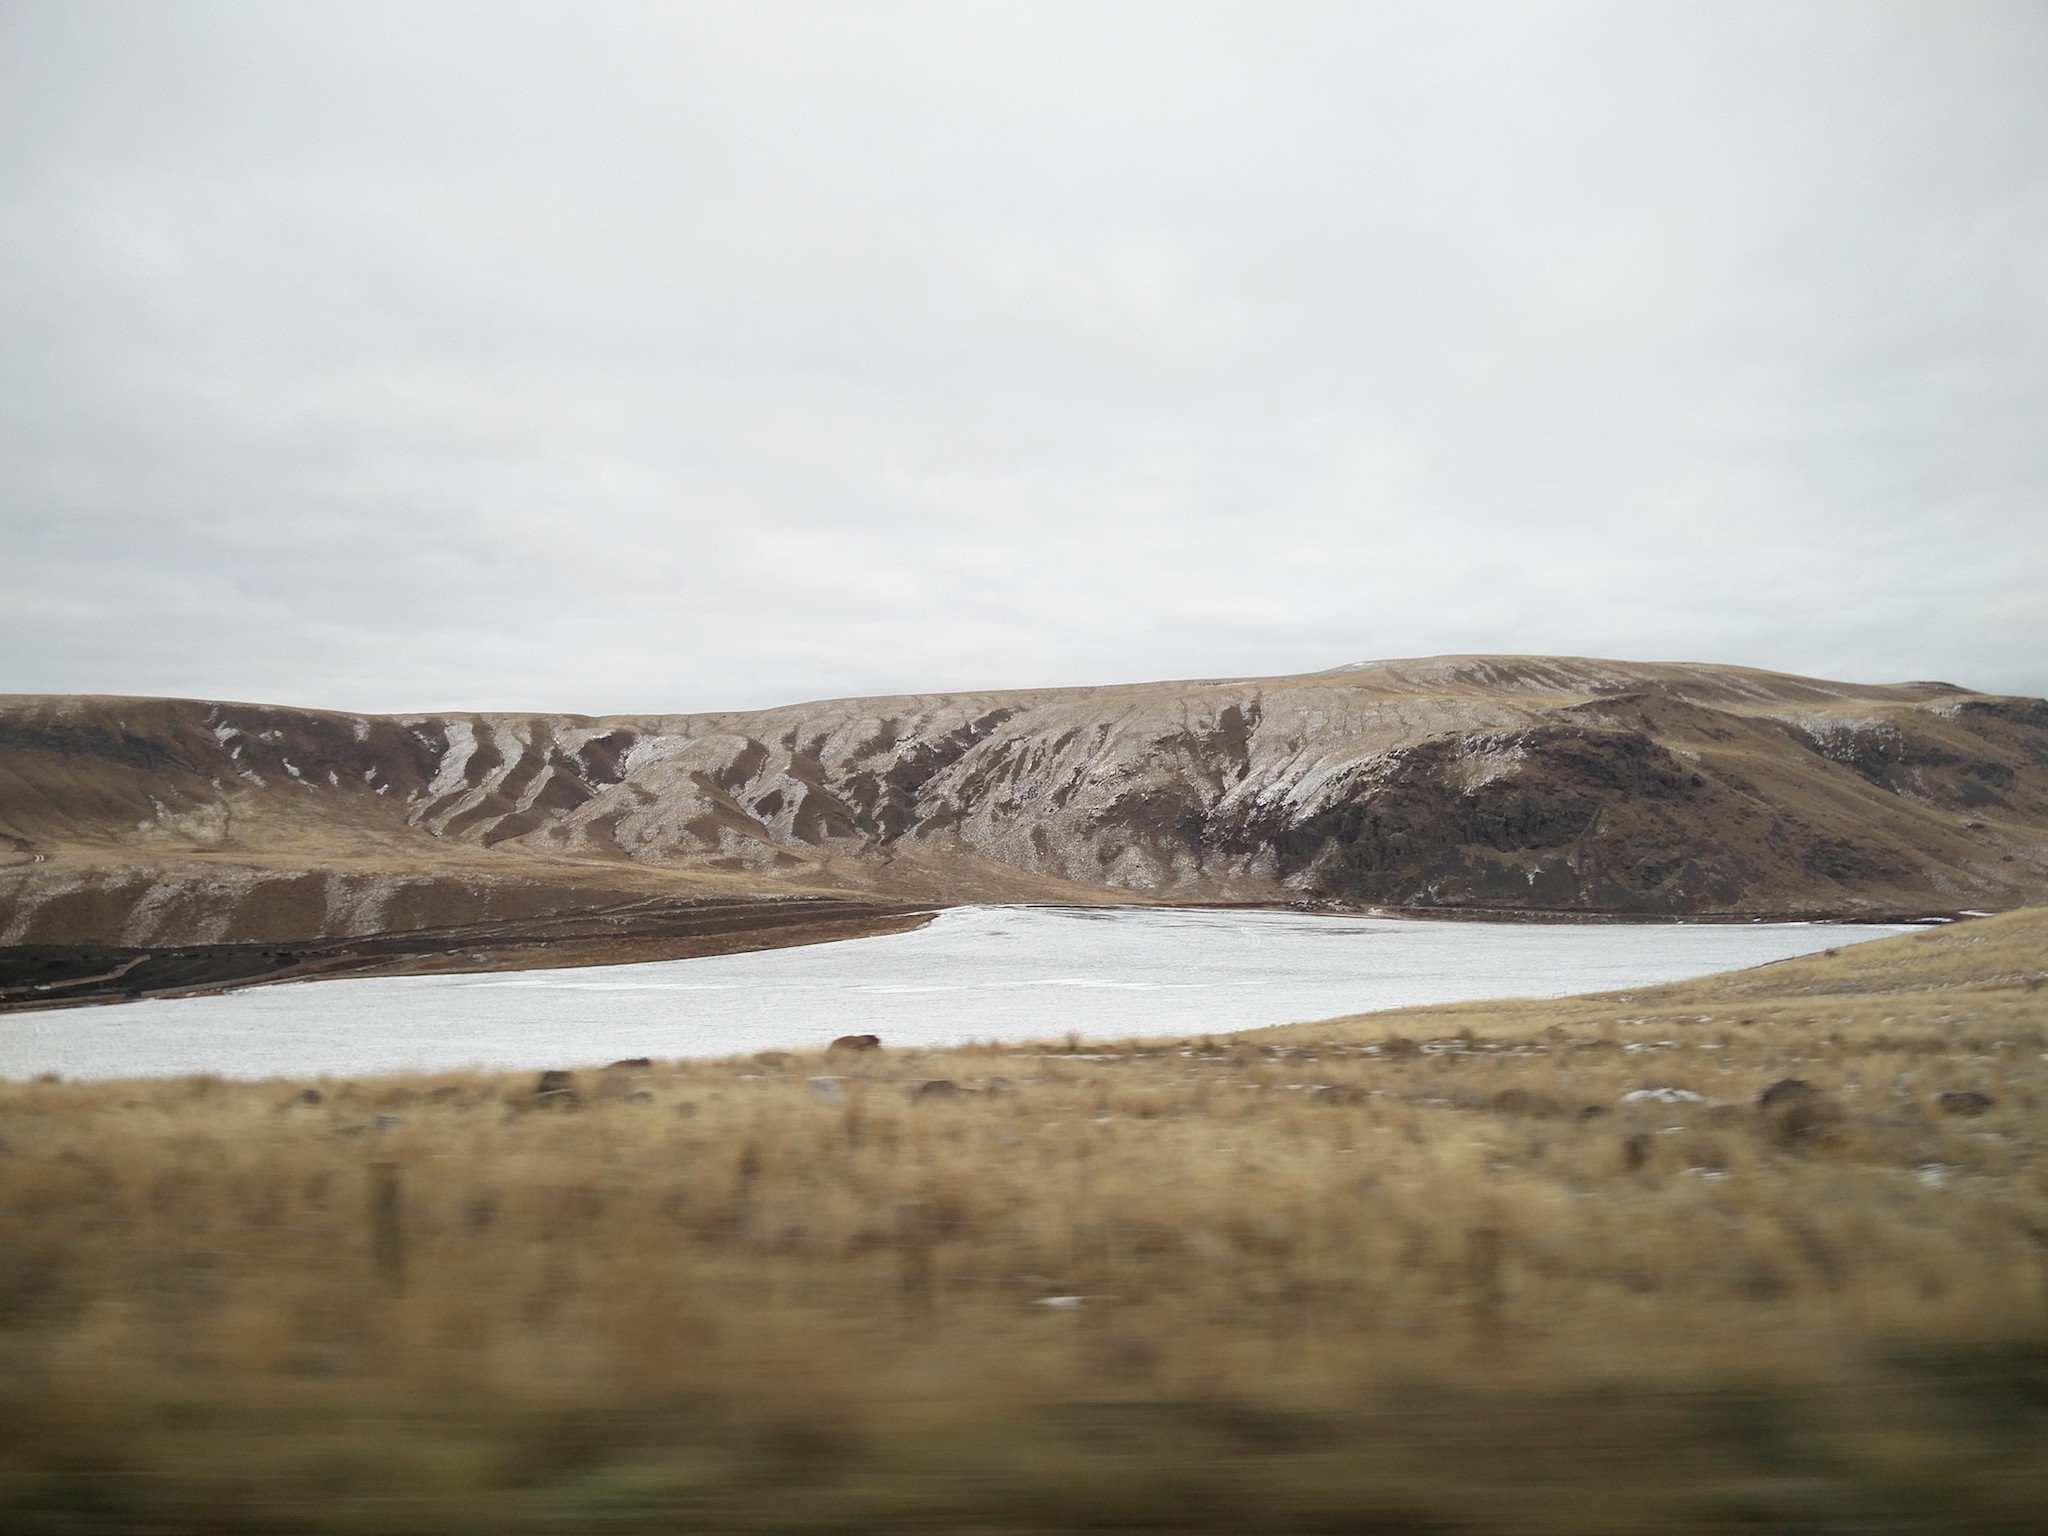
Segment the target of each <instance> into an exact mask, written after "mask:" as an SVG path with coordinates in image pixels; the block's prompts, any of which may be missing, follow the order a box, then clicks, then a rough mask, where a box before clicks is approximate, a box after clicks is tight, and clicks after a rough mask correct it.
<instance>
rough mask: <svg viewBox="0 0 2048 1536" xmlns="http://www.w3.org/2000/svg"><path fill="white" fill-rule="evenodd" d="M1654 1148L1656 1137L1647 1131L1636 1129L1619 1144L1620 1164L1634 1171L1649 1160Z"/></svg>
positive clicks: (1655, 1148) (1631, 1171) (1655, 1146)
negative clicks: (1633, 1133)
mask: <svg viewBox="0 0 2048 1536" xmlns="http://www.w3.org/2000/svg"><path fill="white" fill-rule="evenodd" d="M1656 1150H1657V1138H1656V1137H1654V1136H1652V1135H1651V1134H1650V1133H1649V1132H1648V1131H1637V1132H1636V1133H1635V1135H1633V1136H1631V1137H1629V1139H1628V1140H1627V1141H1624V1142H1623V1143H1622V1144H1621V1166H1622V1167H1624V1168H1626V1169H1627V1170H1628V1171H1629V1172H1630V1173H1634V1172H1636V1171H1637V1170H1638V1169H1640V1168H1641V1167H1642V1166H1643V1165H1644V1164H1645V1163H1647V1162H1649V1160H1650V1154H1651V1153H1652V1152H1654V1151H1656Z"/></svg>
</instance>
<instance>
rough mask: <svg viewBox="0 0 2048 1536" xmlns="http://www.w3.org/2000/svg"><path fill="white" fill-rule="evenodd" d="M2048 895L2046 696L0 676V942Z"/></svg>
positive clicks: (1509, 684) (1452, 679)
mask: <svg viewBox="0 0 2048 1536" xmlns="http://www.w3.org/2000/svg"><path fill="white" fill-rule="evenodd" d="M2044 893H2048V703H2043V702H2042V701H2040V700H2036V699H2013V698H1999V697H1992V696H1987V695H1981V694H1977V693H1973V692H1970V691H1969V690H1967V689H1963V688H1958V687H1954V686H1951V685H1948V684H1944V683H1906V684H1900V685H1896V686H1882V687H1879V686H1863V685H1853V684H1846V683H1831V682H1823V681H1817V680H1814V679H1808V678H1799V677H1791V676H1786V675H1782V674H1776V673H1768V672H1759V671H1753V670H1748V669H1743V668H1734V667H1714V666H1701V665H1678V664H1637V663H1624V662H1607V661H1590V660H1581V659H1569V658H1530V657H1499V658H1489V657H1443V658H1433V659H1427V660H1418V661H1399V662H1376V663H1366V664H1361V665H1357V666H1351V667H1343V668H1338V669H1336V670H1333V671H1329V672H1320V673H1314V674H1309V675H1305V676H1297V677H1281V678H1257V679H1238V680H1220V681H1219V680H1211V681H1198V682H1178V683H1156V684H1139V685H1131V686H1122V687H1107V688H1073V689H1045V690H1034V691H1022V692H1008V693H986V694H946V695H928V696H910V697H900V698H876V699H850V700H837V701H832V702H827V703H815V704H802V705H791V706H787V707H784V708H778V709H770V710H762V711H757V712H751V713H725V714H702V715H660V716H610V717H605V718H586V717H581V716H566V715H515V714H445V715H399V716H374V715H367V716H366V715H348V714H337V713H332V712H325V711H319V710H308V709H294V708H288V707H282V706H269V705H252V704H231V703H219V702H209V701H198V700H169V699H111V698H64V697H13V698H6V699H0V944H4V945H10V946H24V945H65V944H81V943H96V944H127V945H177V944H195V943H231V942H275V941H288V940H297V939H305V938H308V937H314V936H319V937H328V938H332V937H345V936H361V935H371V934H378V933H390V932H405V931H409V930H415V929H424V928H431V927H434V926H436V925H449V924H464V923H476V922H480V921H490V922H511V923H515V924H516V923H517V922H520V921H525V920H531V919H536V918H542V917H550V916H559V915H561V914H563V913H574V912H582V911H592V910H599V909H607V908H618V907H622V906H631V905H633V904H636V903H641V904H644V903H647V902H650V901H656V902H669V903H674V902H682V903H685V904H687V903H691V902H716V903H724V904H730V903H731V902H732V901H734V900H762V899H777V898H781V899H805V898H809V899H827V898H830V899H832V901H833V905H834V907H835V909H842V908H843V907H844V904H845V903H846V902H847V901H849V900H853V901H861V900H873V901H876V902H895V903H899V904H900V903H903V902H924V903H943V902H953V901H966V900H991V899H994V900H1056V901H1175V902H1217V901H1227V902H1302V901H1307V902H1329V903H1338V904H1345V905H1380V906H1388V907H1415V908H1429V909H1437V910H1442V909H1461V908H1486V909H1501V908H1509V909H1518V910H1529V911H1572V912H1615V913H1637V914H1685V913H1774V914H1775V913H1805V912H1811V913H1824V912H1825V913H1838V914H1842V913H1846V914H1855V913H1867V914H1872V915H1878V914H1894V913H1901V912H1920V911H1942V910H1951V911H1952V910H1960V909H1966V908H2002V907H2007V906H2012V905H2016V904H2019V903H2021V902H2024V901H2028V900H2040V899H2041V898H2042V896H2043V895H2044Z"/></svg>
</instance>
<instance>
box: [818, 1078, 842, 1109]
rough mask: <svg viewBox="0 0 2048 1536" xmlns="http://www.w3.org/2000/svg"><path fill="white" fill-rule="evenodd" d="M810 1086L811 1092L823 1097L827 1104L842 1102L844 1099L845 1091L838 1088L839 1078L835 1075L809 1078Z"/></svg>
mask: <svg viewBox="0 0 2048 1536" xmlns="http://www.w3.org/2000/svg"><path fill="white" fill-rule="evenodd" d="M810 1086H811V1092H812V1093H813V1094H815V1095H816V1096H817V1097H819V1098H821V1099H823V1100H824V1101H825V1102H826V1103H827V1104H839V1103H843V1102H844V1101H845V1099H846V1095H845V1093H843V1092H842V1091H841V1090H840V1087H839V1079H838V1078H836V1077H814V1078H812V1079H811V1084H810Z"/></svg>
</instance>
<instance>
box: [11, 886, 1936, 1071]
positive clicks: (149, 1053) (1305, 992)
mask: <svg viewBox="0 0 2048 1536" xmlns="http://www.w3.org/2000/svg"><path fill="white" fill-rule="evenodd" d="M1905 931H1906V930H1905V929H1901V928H1886V927H1874V926H1861V925H1856V926H1834V925H1823V924H1803V923H1773V924H1744V925H1734V924H1726V925H1723V924H1701V925H1680V924H1658V925H1615V926H1605V925H1599V926H1591V925H1580V924H1536V923H1480V922H1414V921H1400V920H1394V919H1377V918H1350V917H1324V916H1311V915H1305V914H1297V913H1289V912H1214V911H1193V910H1183V909H1159V908H1130V907H1123V908H1070V907H962V908H956V909H954V910H952V911H949V912H942V913H940V914H939V916H938V917H937V918H936V919H935V920H934V921H933V922H932V923H931V924H930V925H929V926H928V927H926V928H923V929H920V930H919V931H917V932H915V933H902V934H891V935H888V936H886V937H881V938H871V939H849V940H845V941H842V942H840V943H836V944H817V945H811V946H807V947H804V948H799V949H770V950H760V951H757V952H755V953H752V954H743V955H717V956H708V957H706V958H704V959H699V960H667V961H661V962H657V963H654V964H648V965H618V966H600V967H592V968H585V969H577V970H559V971H517V972H509V973H503V972H501V973H499V974H496V975H477V976H399V977H384V978H365V979H360V980H353V981H314V982H301V983H297V984H290V985H280V986H270V987H252V988H249V989H248V990H246V991H241V992H231V993H227V994H225V995H223V996H219V997H193V998H177V999H171V1000H161V1001H148V1002H139V1003H122V1004H114V1005H111V1006H106V1007H94V1008H69V1009H53V1010H50V1011H48V1012H42V1013H26V1014H7V1015H0V1077H6V1078H22V1077H30V1076H33V1075H35V1074H37V1073H40V1072H57V1073H61V1074H62V1075H63V1076H65V1077H75V1078H89V1077H144V1076H165V1075H174V1074H179V1073H191V1072H212V1073H218V1074H220V1075H222V1076H225V1077H249V1078H260V1077H284V1076H289V1077H310V1076H319V1075H323V1074H330V1073H331V1074H335V1075H343V1074H358V1073H370V1072H391V1071H406V1070H439V1069H447V1068H454V1067H464V1066H472V1065H476V1066H493V1067H507V1068H539V1067H573V1066H580V1065H585V1064H589V1063H596V1062H605V1061H610V1060H614V1059H616V1058H619V1057H624V1056H653V1057H677V1056H726V1055H732V1054H735V1053H737V1052H741V1051H757V1050H763V1049H767V1048H770V1047H775V1048H780V1049H813V1048H816V1047H820V1046H823V1045H825V1044H826V1043H827V1042H828V1041H830V1040H831V1039H832V1038H833V1037H834V1036H835V1035H845V1034H877V1035H880V1036H881V1037H882V1039H883V1042H884V1044H887V1045H894V1046H910V1045H920V1046H940V1045H958V1044H961V1043H964V1042H966V1041H970V1040H1032V1039H1058V1038H1061V1037H1064V1036H1065V1035H1066V1034H1067V1033H1068V1032H1069V1031H1076V1032H1078V1033H1080V1034H1082V1035H1084V1036H1089V1037H1094V1038H1122V1037H1125V1036H1131V1035H1163V1034H1176V1033H1181V1034H1201V1033H1219V1034H1220V1033H1223V1032H1225V1031H1229V1030H1238V1029H1248V1028H1253V1027H1256V1026H1260V1025H1268V1024H1291V1023H1296V1022H1300V1021H1303V1020H1309V1019H1321V1018H1330V1017H1333V1016H1335V1015H1338V1014H1345V1013H1362V1012H1366V1011H1369V1010H1372V1009H1378V1008H1396V1007H1401V1006H1404V1005H1407V1004H1413V1003H1445V1002H1458V1001H1464V1000H1470V999H1476V998H1489V997H1562V996H1567V995H1569V994H1571V993H1574V992H1600V991H1607V990H1610V989H1613V988H1617V987H1637V986H1647V985H1651V984H1654V983H1657V982H1664V981H1678V980H1682V979H1684V978H1686V977H1691V976H1703V975H1707V974H1710V973H1712V972H1715V971H1727V970H1735V969H1738V968H1741V967H1744V966H1752V965H1762V964H1764V963H1765V962H1767V961H1771V960H1783V959H1787V958H1789V957H1791V956H1793V955H1802V954H1807V953H1810V952H1812V951H1814V950H1820V949H1827V948H1830V947H1833V946H1835V945H1841V944H1854V943H1858V942H1860V941H1862V940H1866V939H1876V938H1882V937H1884V936H1885V935H1887V934H1892V933H1900V932H1905Z"/></svg>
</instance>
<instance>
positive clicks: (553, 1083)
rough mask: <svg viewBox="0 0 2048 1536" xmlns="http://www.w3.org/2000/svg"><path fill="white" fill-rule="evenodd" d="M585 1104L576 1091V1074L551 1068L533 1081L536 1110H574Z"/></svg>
mask: <svg viewBox="0 0 2048 1536" xmlns="http://www.w3.org/2000/svg"><path fill="white" fill-rule="evenodd" d="M582 1102H583V1096H582V1095H581V1094H579V1093H578V1092H577V1091H576V1074H575V1073H573V1072H564V1071H563V1070H561V1069H560V1068H559V1067H551V1068H549V1069H548V1070H547V1071H545V1072H543V1073H541V1074H540V1076H538V1077H536V1078H535V1079H534V1080H533V1107H534V1108H535V1109H573V1108H574V1107H575V1106H576V1105H578V1104H580V1103H582Z"/></svg>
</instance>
